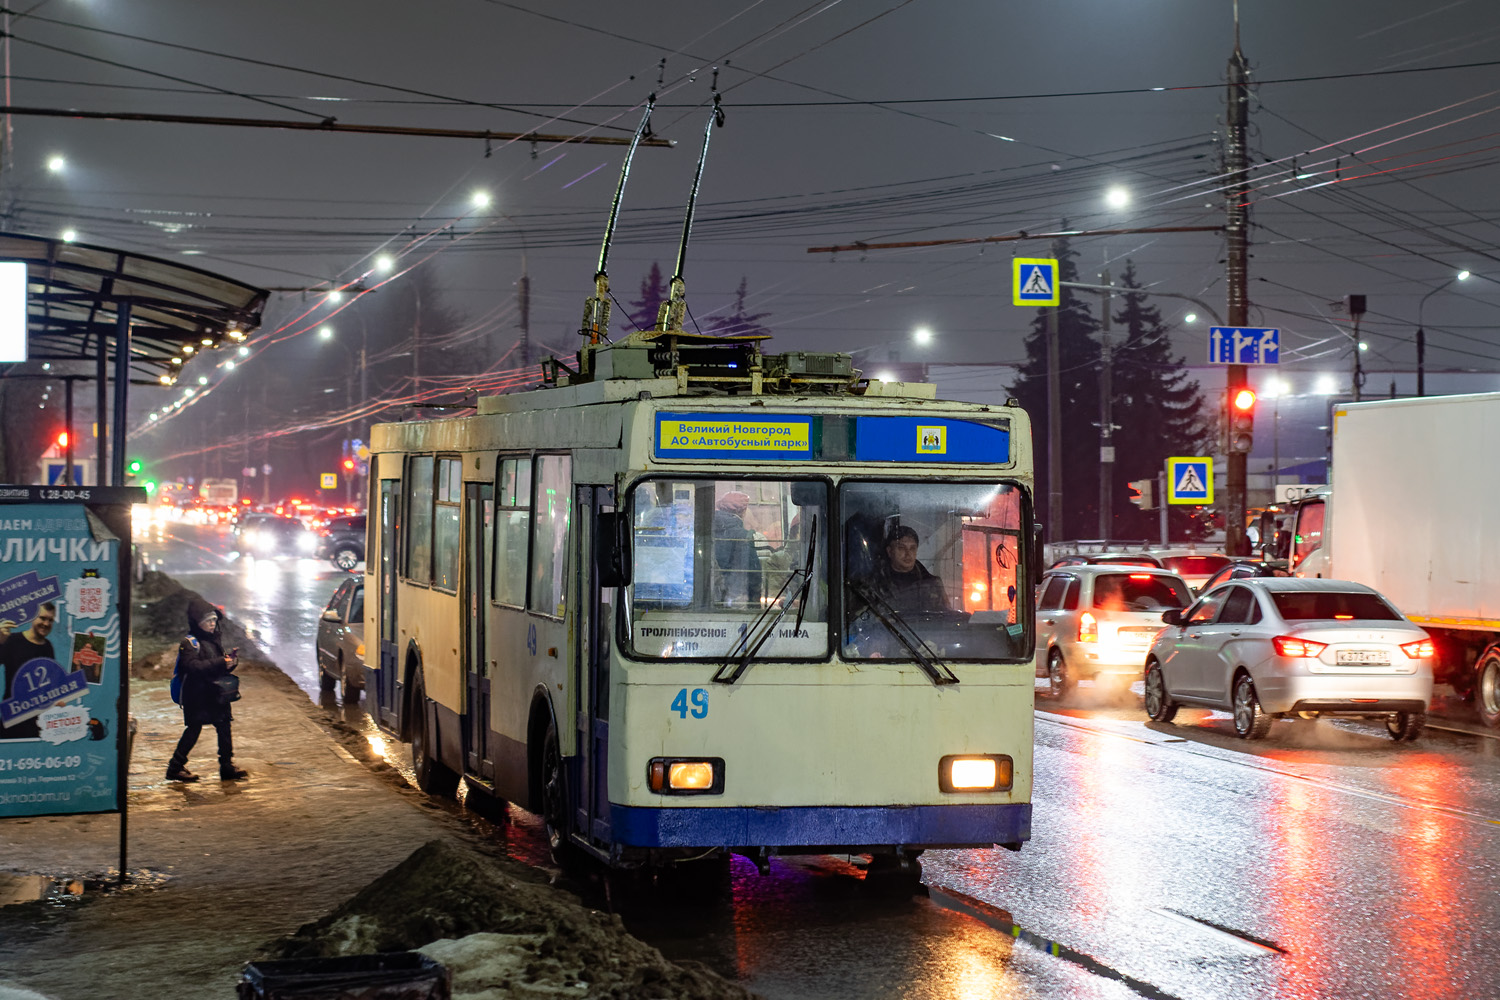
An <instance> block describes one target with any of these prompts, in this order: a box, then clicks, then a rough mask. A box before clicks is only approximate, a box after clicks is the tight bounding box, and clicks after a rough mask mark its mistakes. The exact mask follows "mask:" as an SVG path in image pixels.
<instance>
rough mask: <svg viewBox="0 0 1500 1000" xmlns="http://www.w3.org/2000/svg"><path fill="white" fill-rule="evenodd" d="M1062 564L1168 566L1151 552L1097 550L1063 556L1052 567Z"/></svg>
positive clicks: (1161, 567) (1156, 567)
mask: <svg viewBox="0 0 1500 1000" xmlns="http://www.w3.org/2000/svg"><path fill="white" fill-rule="evenodd" d="M1061 566H1148V567H1151V568H1153V569H1164V568H1166V567H1165V566H1164V564H1163V563H1162V561H1161V560H1160V559H1158V558H1157V557H1156V556H1154V555H1152V554H1151V553H1149V552H1096V553H1092V554H1079V555H1076V556H1063V557H1062V558H1061V559H1059V560H1057V561H1056V562H1054V563H1053V564H1052V565H1051V567H1050V568H1051V569H1057V568H1059V567H1061Z"/></svg>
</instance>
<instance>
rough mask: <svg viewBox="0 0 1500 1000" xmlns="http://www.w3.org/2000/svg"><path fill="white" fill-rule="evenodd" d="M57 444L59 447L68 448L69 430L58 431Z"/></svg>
mask: <svg viewBox="0 0 1500 1000" xmlns="http://www.w3.org/2000/svg"><path fill="white" fill-rule="evenodd" d="M57 446H58V447H59V448H66V447H67V446H68V432H67V431H58V433H57Z"/></svg>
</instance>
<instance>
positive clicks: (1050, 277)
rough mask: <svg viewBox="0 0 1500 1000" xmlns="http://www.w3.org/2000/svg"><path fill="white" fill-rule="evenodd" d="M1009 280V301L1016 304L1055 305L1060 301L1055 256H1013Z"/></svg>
mask: <svg viewBox="0 0 1500 1000" xmlns="http://www.w3.org/2000/svg"><path fill="white" fill-rule="evenodd" d="M1011 280H1012V284H1011V291H1012V296H1011V301H1013V302H1014V303H1015V304H1016V305H1018V306H1055V305H1057V304H1058V302H1059V301H1060V295H1061V289H1059V288H1058V284H1057V258H1056V257H1017V258H1015V259H1014V260H1012V261H1011Z"/></svg>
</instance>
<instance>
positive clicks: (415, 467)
mask: <svg viewBox="0 0 1500 1000" xmlns="http://www.w3.org/2000/svg"><path fill="white" fill-rule="evenodd" d="M761 339H762V338H753V337H752V338H709V337H702V336H697V335H692V334H685V333H682V332H680V331H672V330H665V331H663V330H657V331H647V332H645V333H640V334H634V335H631V336H630V337H628V338H626V339H624V340H622V341H620V342H618V343H616V344H614V345H604V344H589V345H586V346H585V347H584V348H583V350H581V351H580V352H579V353H578V355H577V357H576V359H574V365H575V366H576V367H575V366H570V365H567V364H563V363H561V362H558V361H556V360H551V361H549V362H548V363H547V364H546V365H545V366H544V368H545V373H546V377H545V380H544V385H543V387H541V388H537V389H533V390H530V391H526V392H520V393H516V394H512V395H503V396H497V397H493V398H484V399H480V400H478V403H477V407H476V412H474V413H473V414H471V415H466V416H458V417H449V418H443V419H432V420H421V421H414V422H405V423H395V424H383V425H378V426H376V427H375V428H374V429H373V431H372V434H371V437H372V458H371V463H370V478H369V481H370V494H371V495H370V504H371V513H372V516H371V518H370V520H369V525H370V529H369V530H370V538H369V547H368V551H369V558H368V561H367V571H366V572H367V579H366V582H365V593H366V595H367V603H366V605H365V608H366V619H367V620H366V635H367V636H371V637H374V641H372V642H370V643H369V647H370V650H371V652H372V654H373V653H376V651H377V650H378V655H372V656H371V657H370V658H369V662H368V664H367V667H366V669H367V670H368V673H369V676H368V678H367V681H368V683H367V687H366V690H367V692H369V700H370V711H371V713H372V715H374V716H376V718H377V719H378V722H379V724H380V725H381V726H383V727H385V728H386V729H388V730H389V731H391V732H392V733H394V734H397V735H399V736H400V737H402V738H403V739H408V740H410V742H411V744H412V751H413V755H414V758H415V765H416V771H417V776H418V779H419V783H420V784H421V786H422V787H423V788H424V789H426V790H428V791H431V792H434V793H439V794H453V793H455V792H456V790H457V788H458V784H459V782H460V781H464V782H466V783H467V785H468V793H469V794H471V795H486V796H490V797H492V798H493V799H495V800H499V801H509V802H513V803H516V804H518V805H520V806H523V807H525V808H526V809H528V810H530V811H532V812H534V813H537V814H539V815H540V816H541V817H542V818H543V819H544V820H545V823H546V828H547V832H548V834H549V836H550V838H551V840H552V844H553V848H554V850H555V851H556V852H558V853H571V854H573V855H575V856H582V855H592V856H594V857H595V858H597V859H599V860H601V861H603V862H605V863H607V864H609V865H611V866H615V867H623V868H630V867H641V866H661V865H669V864H673V863H675V862H680V861H686V860H696V859H700V858H704V857H706V856H719V857H727V856H728V854H729V853H730V852H733V853H739V854H743V855H745V856H747V857H750V858H752V859H754V860H755V861H756V862H757V864H759V865H760V866H761V869H762V870H763V871H764V870H766V868H767V866H768V865H769V859H770V858H771V857H773V856H775V855H784V854H795V853H814V852H816V853H835V854H850V855H869V856H870V857H871V864H872V865H873V866H875V867H876V868H879V867H890V866H893V867H895V868H897V869H898V870H902V871H912V870H914V869H915V864H914V862H915V859H916V857H917V856H918V855H920V853H921V852H922V851H923V850H926V849H930V848H950V847H976V846H988V845H994V844H1000V845H1004V846H1006V847H1010V848H1019V847H1020V845H1021V844H1022V842H1023V841H1025V840H1027V839H1028V838H1029V837H1030V834H1031V775H1032V707H1033V700H1032V649H1033V635H1032V630H1033V615H1032V595H1033V589H1034V585H1035V569H1034V566H1035V564H1036V562H1037V540H1036V538H1035V537H1034V536H1033V528H1032V524H1033V520H1032V497H1033V481H1032V452H1031V430H1030V425H1029V422H1028V419H1027V415H1026V414H1025V413H1024V412H1023V411H1021V410H1020V409H1019V408H1018V407H1016V406H1012V405H1004V406H1000V405H994V406H991V405H980V404H974V403H959V402H945V401H941V400H938V399H936V398H934V388H933V386H931V385H926V384H902V383H882V382H879V381H871V380H864V379H861V378H859V374H858V373H857V372H855V371H854V370H853V368H852V366H851V363H850V358H849V357H848V356H847V355H839V354H809V353H790V354H783V355H769V354H765V353H763V352H762V350H761V348H760V340H761Z"/></svg>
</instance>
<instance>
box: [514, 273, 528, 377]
mask: <svg viewBox="0 0 1500 1000" xmlns="http://www.w3.org/2000/svg"><path fill="white" fill-rule="evenodd" d="M516 312H517V313H518V314H519V319H520V322H519V323H518V324H517V325H518V326H520V328H521V367H522V368H530V367H531V276H530V275H529V274H527V273H526V254H525V252H522V254H521V280H520V281H518V282H516Z"/></svg>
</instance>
